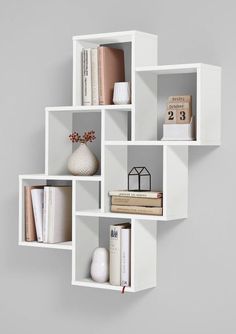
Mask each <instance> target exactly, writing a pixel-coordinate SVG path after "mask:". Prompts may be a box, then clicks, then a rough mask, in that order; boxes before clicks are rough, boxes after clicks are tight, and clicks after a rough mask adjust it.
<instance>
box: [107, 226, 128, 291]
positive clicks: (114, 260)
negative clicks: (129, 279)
mask: <svg viewBox="0 0 236 334" xmlns="http://www.w3.org/2000/svg"><path fill="white" fill-rule="evenodd" d="M127 226H128V225H127V224H121V225H118V224H117V225H111V226H110V284H112V285H121V230H122V229H124V228H126V227H127Z"/></svg>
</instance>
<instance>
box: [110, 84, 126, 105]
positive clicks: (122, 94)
mask: <svg viewBox="0 0 236 334" xmlns="http://www.w3.org/2000/svg"><path fill="white" fill-rule="evenodd" d="M113 103H114V104H128V103H130V83H129V82H115V84H114V93H113Z"/></svg>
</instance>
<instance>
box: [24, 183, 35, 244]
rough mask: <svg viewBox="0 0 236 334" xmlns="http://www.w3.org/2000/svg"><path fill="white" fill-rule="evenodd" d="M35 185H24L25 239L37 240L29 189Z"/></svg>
mask: <svg viewBox="0 0 236 334" xmlns="http://www.w3.org/2000/svg"><path fill="white" fill-rule="evenodd" d="M33 188H35V187H31V186H25V188H24V192H25V240H26V241H37V234H36V227H35V220H34V212H33V203H32V197H31V189H33Z"/></svg>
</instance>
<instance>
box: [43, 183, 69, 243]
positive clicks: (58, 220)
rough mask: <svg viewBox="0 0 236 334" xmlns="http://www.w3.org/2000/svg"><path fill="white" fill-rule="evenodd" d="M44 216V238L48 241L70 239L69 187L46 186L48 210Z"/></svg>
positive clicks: (55, 241) (54, 241) (56, 241)
mask: <svg viewBox="0 0 236 334" xmlns="http://www.w3.org/2000/svg"><path fill="white" fill-rule="evenodd" d="M45 208H47V206H46V205H45ZM45 216H46V220H45V224H46V226H45V233H46V234H45V240H47V242H48V243H58V242H64V241H70V240H71V239H72V235H71V230H72V192H71V187H48V211H47V212H46V213H45Z"/></svg>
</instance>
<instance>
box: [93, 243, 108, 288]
mask: <svg viewBox="0 0 236 334" xmlns="http://www.w3.org/2000/svg"><path fill="white" fill-rule="evenodd" d="M90 274H91V277H92V279H93V280H94V281H95V282H98V283H105V282H107V281H108V278H109V254H108V251H107V249H106V248H101V247H100V248H96V249H95V251H94V252H93V257H92V263H91V270H90Z"/></svg>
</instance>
